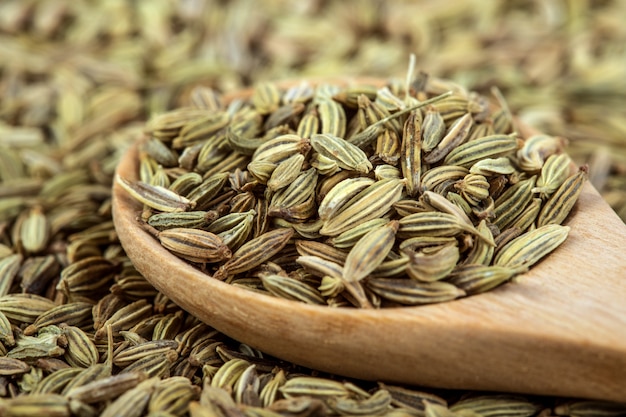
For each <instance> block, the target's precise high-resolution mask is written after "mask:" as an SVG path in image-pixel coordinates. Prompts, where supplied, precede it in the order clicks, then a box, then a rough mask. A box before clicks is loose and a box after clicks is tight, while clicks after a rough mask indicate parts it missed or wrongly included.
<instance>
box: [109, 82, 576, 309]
mask: <svg viewBox="0 0 626 417" xmlns="http://www.w3.org/2000/svg"><path fill="white" fill-rule="evenodd" d="M407 91H408V94H407V93H406V92H407ZM494 97H495V99H492V98H491V97H485V96H481V95H478V94H477V93H474V92H468V91H466V90H465V89H464V88H463V87H462V86H460V85H458V84H456V83H454V82H452V81H449V80H444V79H437V78H433V77H428V76H427V75H425V74H420V75H419V76H418V77H416V78H415V80H414V81H413V82H412V83H410V84H409V88H404V87H403V86H402V84H401V83H398V82H393V81H389V82H388V83H387V84H386V85H384V86H382V87H380V86H373V85H370V84H366V83H364V84H358V83H354V84H351V85H348V86H339V85H333V84H319V85H312V84H310V83H307V82H306V81H304V82H301V83H297V84H294V85H293V86H290V87H287V88H282V87H280V86H279V85H278V84H275V83H268V82H265V83H260V84H258V85H257V86H256V87H255V88H254V90H253V92H252V94H251V95H250V96H249V98H241V99H235V100H232V101H230V102H229V103H225V102H224V100H223V99H222V97H221V96H220V94H219V93H217V92H216V91H213V90H211V89H208V88H205V87H198V88H196V89H195V90H194V91H193V92H192V93H191V95H190V103H189V104H188V106H185V107H181V108H178V109H175V110H172V111H170V112H167V113H164V114H160V115H157V116H155V117H153V118H152V119H151V120H150V121H149V122H148V124H147V126H146V129H145V130H146V134H147V136H148V138H147V140H146V141H144V143H143V144H142V147H141V152H140V169H139V178H140V180H139V181H137V182H130V181H128V180H126V179H124V178H119V177H118V178H117V182H118V183H119V184H120V185H121V186H122V187H123V188H125V189H126V190H127V191H128V192H129V193H130V194H131V195H132V196H133V197H134V198H136V199H137V200H138V201H139V202H141V203H143V205H144V210H143V213H142V215H141V218H142V219H143V220H144V221H145V224H144V225H143V226H144V227H145V228H146V229H148V230H149V231H150V232H151V233H152V234H153V235H154V236H155V237H156V238H157V239H158V240H159V241H160V242H161V244H162V245H163V247H165V248H166V249H168V250H170V251H171V252H172V253H174V254H176V255H177V256H179V257H180V258H182V259H184V260H186V261H188V262H190V263H192V264H195V265H197V266H198V267H200V268H201V269H202V270H203V271H205V272H207V274H209V275H211V276H213V277H214V278H217V279H220V280H225V281H227V282H229V283H230V284H232V285H237V286H240V287H244V288H248V289H250V290H253V291H258V292H263V293H268V294H272V295H274V296H277V297H283V298H287V299H290V300H297V301H301V302H306V303H310V304H321V305H329V306H355V307H363V308H372V307H374V308H378V307H392V306H400V305H422V304H429V303H437V302H444V301H450V300H453V299H456V298H459V297H463V296H467V295H473V294H477V293H481V292H484V291H488V290H490V289H493V288H495V287H497V286H499V285H501V284H503V283H505V282H507V281H509V280H510V279H511V278H513V277H514V276H516V275H518V274H520V273H523V272H525V271H527V270H528V269H529V268H531V267H532V266H533V265H534V264H535V263H536V262H538V261H539V260H541V259H542V258H543V257H544V256H546V255H547V254H548V253H549V252H551V251H552V250H554V249H555V248H556V247H558V246H559V245H560V244H561V243H562V242H563V241H564V240H565V239H566V237H567V234H568V231H569V227H567V226H563V225H561V223H562V222H563V221H564V220H565V219H566V217H567V215H568V214H569V212H570V210H571V208H572V207H573V205H574V203H575V202H576V199H577V198H578V195H579V193H580V191H581V189H582V184H583V183H584V181H585V178H586V173H587V169H586V168H585V167H582V168H580V169H579V170H578V172H576V173H572V170H571V165H572V161H571V159H570V158H569V157H568V156H567V154H566V153H564V146H565V141H564V140H563V139H562V138H559V137H551V136H548V135H541V134H539V135H535V136H532V137H530V138H527V139H526V140H522V138H520V136H519V134H518V133H517V132H515V131H514V120H513V118H512V115H511V114H510V112H509V111H508V107H507V106H506V103H505V101H504V99H503V97H502V96H501V95H500V94H498V92H497V91H494Z"/></svg>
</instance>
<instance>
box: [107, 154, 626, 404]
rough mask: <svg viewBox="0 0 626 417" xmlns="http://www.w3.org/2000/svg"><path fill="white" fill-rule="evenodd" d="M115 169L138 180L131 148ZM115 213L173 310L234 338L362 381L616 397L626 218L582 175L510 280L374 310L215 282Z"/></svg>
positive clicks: (624, 351)
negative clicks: (548, 246) (579, 188)
mask: <svg viewBox="0 0 626 417" xmlns="http://www.w3.org/2000/svg"><path fill="white" fill-rule="evenodd" d="M117 174H119V175H121V176H122V177H124V178H127V179H129V180H135V179H136V178H137V149H136V147H133V148H131V149H130V151H129V152H128V153H127V154H126V155H125V157H124V158H123V160H122V161H121V163H120V164H119V166H118V169H117ZM139 211H140V207H139V206H138V205H137V204H136V203H135V202H134V201H132V199H131V198H130V197H129V196H128V195H127V194H126V193H125V192H124V191H123V190H122V189H121V188H120V187H118V186H114V189H113V218H114V221H115V225H116V229H117V232H118V235H119V238H120V241H121V243H122V245H123V247H124V249H125V250H126V252H127V254H128V256H129V257H130V258H131V259H132V261H133V263H134V264H135V266H136V268H137V269H138V270H139V271H140V272H141V273H142V274H143V275H144V276H145V277H146V278H147V279H148V280H149V281H150V282H151V283H152V284H153V285H154V286H155V287H156V288H157V289H158V290H159V291H162V292H163V293H164V294H166V295H168V296H169V297H170V298H171V299H172V300H173V301H174V302H176V303H177V304H178V305H180V306H181V307H182V308H183V309H185V310H187V311H189V312H190V313H192V314H194V315H196V316H197V317H198V318H200V319H201V320H203V321H205V322H206V323H208V324H209V325H211V326H213V327H215V328H216V329H218V330H220V331H222V332H223V333H225V334H227V335H229V336H230V337H233V338H235V339H237V340H239V341H241V342H244V343H247V344H249V345H251V346H253V347H256V348H258V349H261V350H262V351H264V352H267V353H269V354H271V355H274V356H277V357H279V358H282V359H285V360H288V361H291V362H294V363H297V364H301V365H304V366H308V367H312V368H315V369H319V370H323V371H328V372H332V373H336V374H339V375H346V376H351V377H357V378H361V379H368V380H384V381H389V382H404V383H411V384H416V385H423V386H431V387H442V388H459V389H475V390H494V391H506V392H520V393H531V394H542V395H557V396H573V397H586V398H596V399H607V400H617V401H626V257H625V256H624V253H623V248H624V246H625V245H626V227H625V226H624V224H623V223H622V221H621V220H620V219H619V218H618V217H617V215H616V214H615V213H614V212H613V211H612V210H611V208H610V207H609V206H608V205H607V204H606V202H605V201H604V200H603V199H602V197H601V196H600V195H599V194H598V192H597V191H596V190H595V189H594V188H593V187H592V186H591V185H589V184H587V185H585V188H584V190H583V192H582V195H581V196H580V200H579V202H578V203H577V205H576V207H575V209H574V212H573V213H572V216H571V217H570V219H569V220H568V221H567V224H568V225H569V226H571V231H570V235H569V238H568V239H567V241H566V242H565V243H564V244H563V245H561V247H559V248H558V249H557V250H556V251H555V252H554V253H552V254H551V255H550V256H549V257H548V258H547V259H546V260H544V261H542V262H540V263H539V264H538V265H536V266H535V267H534V268H533V269H532V270H531V271H530V272H529V273H527V274H525V275H522V276H521V277H520V278H519V279H518V280H517V281H516V282H514V283H509V284H506V285H504V286H502V287H500V288H498V289H496V290H494V291H491V292H488V293H485V294H481V295H477V296H473V297H468V298H464V299H461V300H457V301H454V302H450V303H443V304H437V305H429V306H422V307H407V308H397V309H384V310H377V311H373V310H372V311H370V310H357V309H332V308H327V307H316V306H308V305H304V304H301V303H296V302H291V301H287V300H282V299H278V298H274V297H269V296H263V295H260V294H256V293H253V292H250V291H246V290H244V289H240V288H236V287H233V286H230V285H228V284H225V283H223V282H220V281H217V280H214V279H212V278H210V277H208V276H207V275H205V274H203V273H201V272H200V271H198V270H196V269H195V268H194V267H192V266H190V265H189V264H187V263H186V262H184V261H181V260H180V259H178V258H177V257H175V256H174V255H172V254H170V253H169V252H168V251H166V250H165V249H163V248H162V247H161V246H160V245H159V244H158V242H157V241H156V240H155V239H154V238H152V237H151V236H149V235H147V234H146V233H145V232H144V231H143V230H142V229H141V228H140V227H139V226H138V224H137V222H136V216H137V214H138V212H139Z"/></svg>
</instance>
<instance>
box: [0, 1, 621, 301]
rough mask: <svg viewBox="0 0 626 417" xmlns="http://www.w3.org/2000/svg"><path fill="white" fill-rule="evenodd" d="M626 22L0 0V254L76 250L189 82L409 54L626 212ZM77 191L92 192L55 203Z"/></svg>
mask: <svg viewBox="0 0 626 417" xmlns="http://www.w3.org/2000/svg"><path fill="white" fill-rule="evenodd" d="M624 16H626V1H621V0H613V1H611V0H569V1H568V0H534V1H533V0H510V1H506V0H500V1H498V0H466V1H452V0H451V1H444V0H424V1H410V0H398V1H385V0H362V1H357V0H346V1H332V0H326V1H324V0H273V1H256V0H230V1H226V0H179V1H174V0H133V1H126V0H2V1H0V246H1V247H0V249H2V250H1V251H0V252H1V254H0V257H4V256H7V254H8V253H11V252H12V251H19V252H20V253H22V254H24V255H25V260H24V262H26V260H28V256H31V255H33V253H42V252H45V251H47V252H48V253H55V254H57V255H58V254H61V255H58V256H60V258H59V259H62V262H60V264H61V265H62V266H63V267H66V266H67V264H70V263H72V262H73V260H77V259H80V258H81V257H84V256H85V255H84V254H83V255H82V256H78V255H77V253H76V252H72V250H74V251H80V250H87V249H85V248H83V247H81V248H80V249H77V247H78V245H72V243H71V242H69V243H68V242H66V241H65V240H64V239H65V237H66V236H67V235H68V234H69V233H75V234H76V233H80V232H81V230H85V229H87V228H89V227H92V226H94V225H98V224H101V223H104V222H110V204H109V203H110V200H109V197H110V193H109V187H110V184H111V179H112V175H113V170H114V168H115V165H116V163H117V160H118V158H119V156H120V155H121V154H122V152H123V151H124V149H125V148H126V147H127V146H128V145H129V143H131V142H132V141H133V140H135V139H136V137H137V135H138V134H140V132H141V131H142V129H143V123H144V122H145V120H147V119H148V118H149V117H150V116H151V115H152V114H155V113H158V112H163V111H165V110H168V109H171V108H173V107H176V106H178V105H180V104H181V103H183V102H184V100H185V98H186V97H187V94H188V93H189V91H190V90H191V89H192V88H193V87H195V86H197V85H205V86H210V87H213V88H216V89H219V90H222V91H228V90H232V89H236V88H240V87H244V86H250V85H253V84H254V83H255V82H257V81H261V80H278V79H284V78H295V77H310V76H332V75H369V76H381V77H391V76H393V77H404V74H405V73H406V69H407V66H408V62H409V55H410V54H415V55H416V58H417V69H419V70H421V71H424V72H427V73H429V74H432V75H434V76H437V77H443V78H450V79H453V80H454V81H456V82H458V83H461V84H464V85H465V86H467V87H468V88H470V89H474V90H477V91H479V92H481V93H485V94H489V91H490V88H491V87H492V86H498V88H499V89H500V90H501V91H502V92H503V94H504V96H505V97H506V99H507V100H508V103H509V106H510V107H511V109H512V110H513V111H514V112H515V113H517V114H519V115H520V116H521V118H522V119H523V120H525V121H526V122H528V123H530V124H531V125H534V126H535V127H537V128H539V129H540V130H543V131H544V132H546V133H549V134H552V135H559V136H563V137H566V138H567V139H568V140H569V153H570V154H571V155H572V156H573V158H574V159H575V161H576V162H577V163H579V164H582V163H586V162H587V163H589V164H590V168H591V169H590V179H591V181H592V182H593V184H594V185H595V186H596V187H597V188H598V189H599V190H600V191H601V193H602V194H603V196H604V198H605V199H606V200H607V201H608V202H609V204H610V205H611V206H612V207H613V208H614V209H615V211H616V212H617V213H618V214H619V216H620V217H621V218H622V219H624V220H626V24H624ZM77 173H79V174H80V175H78V174H77ZM66 174H67V175H66ZM81 175H82V177H81ZM77 178H78V179H77ZM80 178H84V179H83V180H80ZM79 186H85V187H88V190H89V192H88V197H85V198H86V200H88V201H83V200H81V199H80V198H78V197H75V194H76V193H74V194H72V195H73V196H74V197H72V198H64V199H63V200H62V202H61V199H60V197H61V196H63V190H65V189H69V188H71V187H75V188H74V190H78V191H80V189H79V188H76V187H79ZM86 189H87V188H85V190H86ZM37 204H42V205H43V210H44V211H45V212H46V214H48V215H50V216H52V217H51V218H49V219H50V221H51V222H52V226H51V227H50V229H49V230H48V236H47V237H46V239H44V240H43V243H42V245H43V246H42V247H45V248H47V249H42V248H37V249H36V250H33V251H31V252H33V253H29V252H28V251H24V249H23V248H19V247H18V246H17V243H16V240H19V239H18V238H16V235H19V233H17V232H15V230H16V226H15V224H16V222H18V223H19V221H20V218H22V219H23V216H24V215H23V213H24V212H25V211H26V210H27V209H28V208H29V207H31V206H33V205H37ZM58 204H61V206H59V207H56V208H57V212H56V213H55V212H54V209H55V207H54V206H55V205H58ZM63 213H65V214H63ZM68 213H69V214H68ZM20 216H22V217H20ZM55 222H56V223H55ZM108 224H110V223H108ZM17 229H19V228H17ZM12 230H13V232H12ZM55 233H56V235H55ZM18 237H19V236H18ZM114 241H115V239H114V238H113V237H111V238H110V239H109V241H106V242H107V243H112V242H114ZM46 245H47V246H46ZM92 249H93V248H91V247H90V248H89V250H92ZM102 250H103V249H102ZM96 252H97V251H96ZM53 282H54V280H53ZM105 284H106V285H108V283H105ZM16 285H17V281H16V284H15V285H14V286H13V287H11V286H10V285H9V286H8V287H7V288H8V289H6V291H5V293H6V292H13V291H15V290H16ZM11 288H12V289H11ZM17 291H19V288H17ZM0 295H1V294H0ZM153 295H154V294H152V296H153ZM48 296H49V297H50V298H53V299H56V301H57V303H58V302H67V300H66V299H64V298H63V297H60V298H59V297H56V298H55V296H54V292H49V293H48ZM59 300H61V301H59Z"/></svg>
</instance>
